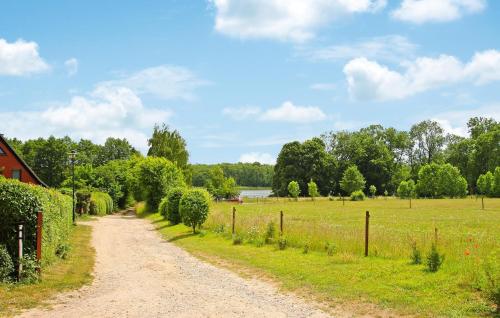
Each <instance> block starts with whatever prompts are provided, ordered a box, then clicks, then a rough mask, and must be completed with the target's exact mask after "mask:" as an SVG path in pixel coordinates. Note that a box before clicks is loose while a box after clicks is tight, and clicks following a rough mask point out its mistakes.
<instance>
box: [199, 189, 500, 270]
mask: <svg viewBox="0 0 500 318" xmlns="http://www.w3.org/2000/svg"><path fill="white" fill-rule="evenodd" d="M232 207H233V204H231V203H214V205H213V206H212V212H211V214H210V216H209V219H208V220H207V222H206V223H205V225H204V226H205V227H206V228H208V229H212V230H215V229H218V231H220V228H221V227H223V228H224V229H226V231H229V230H230V229H231V216H232V214H231V209H232ZM236 211H237V212H236V232H237V233H238V234H239V235H241V236H242V237H243V238H244V239H248V237H249V236H250V235H251V236H255V231H257V232H258V233H259V234H260V235H264V232H265V230H266V226H267V224H268V223H269V222H275V223H276V224H278V223H279V212H280V211H283V212H284V214H285V218H284V233H285V235H286V238H287V243H288V245H289V246H293V247H298V248H303V247H304V246H306V245H307V246H308V248H309V249H311V250H317V251H322V250H324V249H325V245H326V244H330V245H331V244H333V245H335V248H336V250H337V251H338V252H341V253H352V254H358V255H361V254H362V253H363V251H364V224H365V211H370V215H371V218H370V255H372V256H378V257H382V258H391V259H401V258H409V257H410V255H411V253H412V246H413V245H414V244H416V246H417V247H418V248H419V249H421V250H424V251H425V250H428V249H430V247H431V245H432V243H433V242H434V240H435V232H434V230H435V228H437V229H438V236H437V238H438V242H437V245H438V248H439V249H440V250H441V251H442V252H444V253H445V254H446V259H447V260H448V261H454V262H460V263H464V264H465V263H469V259H470V258H471V257H479V258H482V257H485V256H486V255H488V254H489V253H490V252H491V250H493V249H495V248H498V247H499V241H498V237H500V227H499V226H498V224H499V221H500V199H489V200H488V202H487V209H485V210H481V203H480V202H479V201H476V200H475V199H470V198H468V199H453V200H451V199H439V200H437V199H436V200H430V199H429V200H424V199H422V200H414V201H413V206H412V209H410V208H409V205H408V201H406V200H399V199H392V198H389V199H384V198H378V199H373V200H372V199H370V200H366V201H363V202H351V201H346V202H345V206H344V205H343V203H342V201H328V200H325V199H323V200H317V201H310V200H302V201H299V202H292V201H288V200H286V199H276V198H269V199H264V200H263V199H260V200H259V203H256V202H255V201H253V202H252V201H250V202H249V203H246V204H243V205H236Z"/></svg>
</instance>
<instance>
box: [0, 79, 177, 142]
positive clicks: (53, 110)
mask: <svg viewBox="0 0 500 318" xmlns="http://www.w3.org/2000/svg"><path fill="white" fill-rule="evenodd" d="M170 116H171V112H170V111H168V110H161V109H151V108H146V107H144V105H143V104H142V101H141V99H140V98H139V97H138V96H137V95H136V94H135V93H134V92H133V91H131V90H130V89H128V88H125V87H110V86H97V87H96V89H95V90H94V91H92V92H91V93H90V94H89V95H88V96H75V97H73V98H72V99H71V101H70V102H69V103H68V104H65V105H58V106H53V107H50V108H48V109H46V110H44V111H32V112H7V113H0V121H1V122H2V123H4V124H3V125H2V128H3V132H5V133H6V134H7V135H10V136H15V137H18V138H22V139H27V138H35V137H39V136H49V135H56V136H63V135H69V136H71V137H73V138H86V139H91V140H93V141H94V142H97V143H103V142H104V141H105V140H106V138H107V137H120V138H127V139H128V140H129V141H130V142H131V144H132V145H134V146H135V147H137V148H138V149H140V150H143V151H144V150H145V149H146V145H147V136H146V134H145V133H144V130H146V129H150V128H151V127H152V126H153V125H154V124H155V123H157V122H165V121H167V120H168V119H169V117H170ZM19 127H23V129H22V130H20V129H19Z"/></svg>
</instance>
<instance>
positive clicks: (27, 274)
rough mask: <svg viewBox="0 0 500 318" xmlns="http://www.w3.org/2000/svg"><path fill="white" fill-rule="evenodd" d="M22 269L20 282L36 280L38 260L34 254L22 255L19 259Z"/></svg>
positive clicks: (27, 282)
mask: <svg viewBox="0 0 500 318" xmlns="http://www.w3.org/2000/svg"><path fill="white" fill-rule="evenodd" d="M21 264H22V265H23V271H22V272H21V275H20V280H21V282H23V283H25V284H33V283H36V282H37V281H38V278H39V277H38V271H37V270H38V266H39V265H38V262H37V261H36V258H35V256H34V255H24V256H23V259H22V260H21Z"/></svg>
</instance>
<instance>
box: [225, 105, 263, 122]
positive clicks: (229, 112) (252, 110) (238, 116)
mask: <svg viewBox="0 0 500 318" xmlns="http://www.w3.org/2000/svg"><path fill="white" fill-rule="evenodd" d="M222 114H223V115H225V116H229V117H231V118H233V119H235V120H243V119H246V118H248V117H253V116H256V115H258V114H260V108H259V107H253V106H245V107H239V108H232V107H226V108H224V109H223V110H222Z"/></svg>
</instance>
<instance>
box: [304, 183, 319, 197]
mask: <svg viewBox="0 0 500 318" xmlns="http://www.w3.org/2000/svg"><path fill="white" fill-rule="evenodd" d="M307 192H308V193H309V196H310V197H311V199H312V200H314V198H315V197H317V196H319V193H318V186H317V185H316V183H315V182H314V181H312V180H311V181H310V182H309V183H308V184H307Z"/></svg>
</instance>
